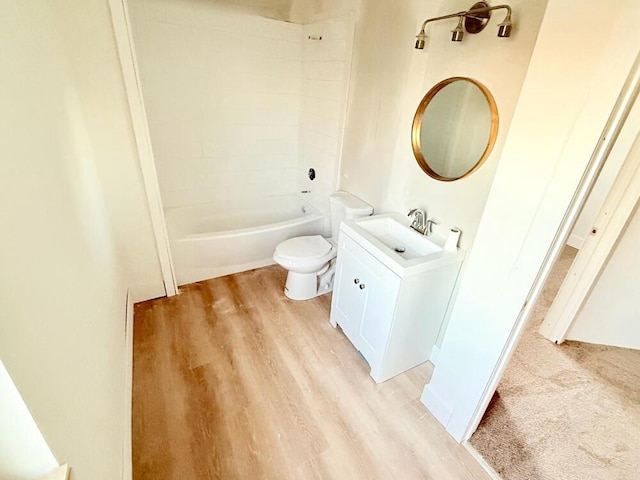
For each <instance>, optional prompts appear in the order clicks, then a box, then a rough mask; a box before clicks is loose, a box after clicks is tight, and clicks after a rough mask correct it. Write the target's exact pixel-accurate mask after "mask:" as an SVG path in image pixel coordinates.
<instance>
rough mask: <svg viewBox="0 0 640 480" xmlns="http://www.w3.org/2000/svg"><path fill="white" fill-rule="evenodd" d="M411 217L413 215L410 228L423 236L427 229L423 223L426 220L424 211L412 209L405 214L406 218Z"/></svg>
mask: <svg viewBox="0 0 640 480" xmlns="http://www.w3.org/2000/svg"><path fill="white" fill-rule="evenodd" d="M411 215H413V222H411V228H413V229H414V230H415V231H416V232H419V233H421V234H423V235H424V232H425V231H426V228H427V225H426V224H425V222H424V221H425V218H426V215H425V213H424V211H422V210H420V209H417V208H412V209H411V210H409V213H408V214H407V216H409V217H410V216H411Z"/></svg>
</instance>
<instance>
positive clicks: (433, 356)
mask: <svg viewBox="0 0 640 480" xmlns="http://www.w3.org/2000/svg"><path fill="white" fill-rule="evenodd" d="M438 355H440V347H439V346H438V345H434V346H433V348H432V349H431V355H429V361H430V362H431V364H432V365H433V366H434V367H435V366H436V365H437V362H438Z"/></svg>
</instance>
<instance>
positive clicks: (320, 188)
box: [129, 0, 354, 207]
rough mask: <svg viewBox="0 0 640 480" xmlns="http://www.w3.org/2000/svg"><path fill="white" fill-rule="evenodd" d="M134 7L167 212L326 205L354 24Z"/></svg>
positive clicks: (157, 5) (171, 6)
mask: <svg viewBox="0 0 640 480" xmlns="http://www.w3.org/2000/svg"><path fill="white" fill-rule="evenodd" d="M129 3H130V9H131V17H132V24H133V26H132V28H133V33H134V39H135V47H136V51H137V56H138V64H139V68H140V76H141V81H142V89H143V94H144V96H145V106H146V109H147V115H148V121H149V128H150V131H151V139H152V143H153V149H154V154H155V159H156V166H157V170H158V177H159V181H160V190H161V194H162V199H163V203H164V206H165V207H172V206H180V205H188V204H194V203H208V202H213V203H218V204H220V205H221V206H223V205H225V204H227V203H228V202H230V201H234V200H243V199H246V198H247V197H251V198H254V197H261V196H265V195H278V194H287V193H293V192H297V191H301V190H311V192H312V196H313V197H314V198H315V199H316V200H319V201H320V203H323V201H322V200H326V198H327V196H328V194H329V193H331V192H332V191H333V190H334V189H335V184H336V176H337V172H338V167H339V161H340V152H341V141H342V130H343V124H344V112H345V105H346V95H347V83H348V77H349V69H350V61H351V49H352V42H353V29H354V23H353V22H354V21H353V18H352V17H343V18H339V19H333V20H326V21H322V22H318V23H314V24H309V25H298V24H293V23H287V22H282V21H277V20H271V19H267V18H263V17H258V16H255V15H251V14H248V13H239V12H238V11H237V10H235V11H234V10H231V9H230V8H229V7H224V6H220V5H215V4H213V3H209V4H206V3H205V2H195V1H190V0H183V1H174V2H165V1H161V0H131V1H130V2H129ZM310 37H311V38H310ZM320 37H321V38H322V39H319V38H320ZM311 167H313V168H314V169H315V170H316V175H317V176H316V179H315V180H314V181H313V182H311V181H309V179H308V177H307V171H308V170H309V168H311Z"/></svg>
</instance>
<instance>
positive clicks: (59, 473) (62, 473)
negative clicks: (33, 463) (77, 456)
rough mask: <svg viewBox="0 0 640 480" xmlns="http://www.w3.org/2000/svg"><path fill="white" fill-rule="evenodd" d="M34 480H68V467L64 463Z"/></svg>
mask: <svg viewBox="0 0 640 480" xmlns="http://www.w3.org/2000/svg"><path fill="white" fill-rule="evenodd" d="M35 480H69V465H67V464H66V463H65V464H64V465H60V466H59V467H58V468H56V469H54V470H53V471H51V472H49V473H47V474H46V475H43V476H42V477H38V478H37V479H35Z"/></svg>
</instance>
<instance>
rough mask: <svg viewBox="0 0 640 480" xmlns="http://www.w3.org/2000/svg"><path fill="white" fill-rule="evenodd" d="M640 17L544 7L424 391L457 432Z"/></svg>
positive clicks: (622, 69) (606, 103) (567, 192)
mask: <svg viewBox="0 0 640 480" xmlns="http://www.w3.org/2000/svg"><path fill="white" fill-rule="evenodd" d="M639 16H640V5H639V4H638V3H637V2H634V1H631V0H628V1H624V2H619V3H616V4H615V5H609V4H607V5H603V4H602V3H601V2H597V1H595V0H589V1H584V0H581V1H567V0H564V1H560V0H551V1H550V2H549V4H548V7H547V11H546V14H545V18H544V21H543V23H542V28H541V30H540V34H539V38H538V42H537V44H536V48H535V51H534V54H533V56H532V59H531V64H530V66H529V70H528V72H527V77H526V79H525V82H524V85H523V88H522V93H521V95H520V99H519V101H518V106H517V110H516V113H515V115H514V120H513V122H512V124H511V128H510V131H509V134H508V137H507V140H506V143H505V146H504V150H503V152H502V155H501V159H500V163H499V165H498V169H497V172H496V176H495V179H494V182H493V185H492V188H491V192H490V195H489V198H488V201H487V204H486V207H485V211H484V214H483V216H482V220H481V222H480V228H479V231H478V235H477V238H476V241H475V244H474V248H473V250H472V252H471V255H470V257H469V258H468V260H467V270H466V274H465V276H464V278H463V279H462V284H461V286H460V291H459V294H458V297H457V301H456V304H455V306H454V309H453V312H452V315H451V320H450V324H449V328H448V331H447V335H446V337H445V338H444V342H443V344H442V347H441V350H440V355H439V357H438V364H437V366H436V368H435V371H434V374H433V377H432V380H431V383H429V385H427V387H426V388H425V392H424V394H423V402H425V404H426V405H427V406H428V407H429V409H430V410H431V411H432V412H433V413H434V415H435V416H436V417H437V418H438V419H439V420H440V421H441V422H442V423H443V424H444V425H445V426H446V428H447V430H448V431H449V432H450V433H451V434H452V435H453V436H454V437H455V438H457V439H458V440H461V439H464V438H465V432H466V430H467V427H468V426H469V425H470V422H471V421H472V419H473V418H475V417H474V411H475V409H476V407H477V405H478V404H479V402H480V401H481V399H483V398H485V397H484V396H483V394H484V393H485V388H487V386H488V384H489V380H490V378H491V376H492V374H493V372H494V371H495V369H496V368H497V366H498V364H499V360H500V357H501V354H502V353H503V349H504V348H505V345H506V344H507V340H508V339H509V337H510V335H511V333H512V330H513V329H514V326H515V323H516V319H517V317H518V314H519V312H520V310H521V309H522V308H523V305H524V301H525V299H526V297H527V294H528V292H529V290H530V288H531V286H532V283H533V281H534V279H535V276H536V274H537V272H538V270H539V268H540V265H541V263H542V261H543V259H544V257H545V255H546V253H547V251H548V248H549V246H550V244H551V242H552V240H553V237H554V235H555V233H556V231H557V229H558V226H559V224H560V222H561V220H562V217H563V215H564V212H565V211H566V208H567V206H568V204H569V202H570V200H571V197H572V195H573V193H574V191H575V188H576V186H577V184H578V182H579V179H580V176H581V174H582V171H583V170H584V167H585V165H586V164H587V162H588V160H589V158H590V156H591V153H592V151H593V148H594V146H595V144H596V142H597V140H598V138H599V136H600V133H601V132H602V128H603V126H604V124H605V123H606V120H607V118H608V115H609V113H610V111H611V108H612V106H613V104H614V103H615V100H616V98H617V95H618V93H619V91H620V88H621V86H622V84H623V83H624V80H625V78H626V76H627V74H628V72H629V68H630V67H631V65H632V63H633V61H634V59H635V55H636V48H635V47H629V48H621V46H635V45H638V44H639V43H638V42H639V40H640V31H638V29H637V28H635V26H634V25H635V23H636V22H637V19H638V18H639ZM593 32H598V34H597V35H594V33H593ZM568 38H571V41H570V42H568V41H567V39H568ZM560 105H561V106H562V108H559V106H560ZM488 393H489V394H490V393H492V392H488ZM484 406H485V407H486V405H484ZM472 426H473V425H472ZM466 433H469V432H466Z"/></svg>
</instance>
